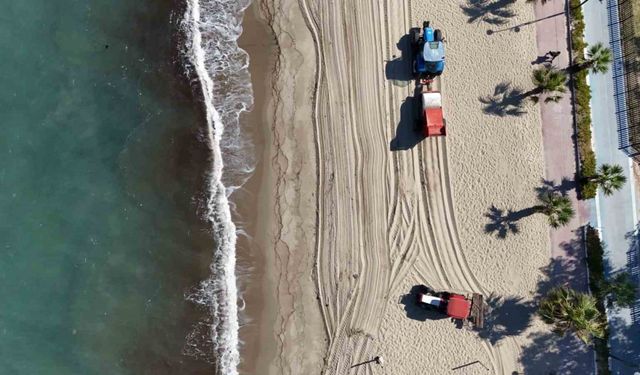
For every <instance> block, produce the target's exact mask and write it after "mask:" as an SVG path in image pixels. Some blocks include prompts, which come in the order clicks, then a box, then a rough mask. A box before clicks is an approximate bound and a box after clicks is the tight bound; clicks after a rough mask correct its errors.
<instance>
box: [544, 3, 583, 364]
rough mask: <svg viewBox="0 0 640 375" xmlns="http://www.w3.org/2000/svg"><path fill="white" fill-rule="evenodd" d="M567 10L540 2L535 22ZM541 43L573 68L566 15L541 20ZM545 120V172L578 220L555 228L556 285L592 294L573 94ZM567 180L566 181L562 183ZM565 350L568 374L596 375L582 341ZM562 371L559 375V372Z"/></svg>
mask: <svg viewBox="0 0 640 375" xmlns="http://www.w3.org/2000/svg"><path fill="white" fill-rule="evenodd" d="M564 11H565V1H560V0H556V1H548V2H546V3H545V4H544V5H543V4H541V2H539V1H538V2H536V4H535V15H536V19H541V18H544V17H547V16H551V15H554V14H557V13H563V12H564ZM535 27H536V39H537V44H538V55H539V56H543V55H544V54H546V53H547V52H549V51H560V52H561V54H560V56H558V57H557V58H556V60H555V61H554V64H555V65H556V66H557V67H559V68H564V67H566V66H568V64H569V54H570V52H569V47H568V44H567V39H568V30H567V18H566V16H565V15H559V16H556V17H551V18H548V19H545V20H543V21H540V22H537V23H536V25H535ZM539 106H540V113H541V116H542V137H543V147H544V153H545V169H546V170H545V174H546V179H547V181H548V182H553V184H554V186H556V187H558V190H559V191H561V192H563V193H566V194H567V196H569V198H570V199H571V202H572V204H573V206H574V208H575V209H576V216H575V217H574V218H573V219H572V220H571V221H570V222H569V224H568V225H566V226H565V227H562V228H558V229H551V233H550V238H551V248H550V257H551V258H552V259H553V260H554V261H555V262H557V263H558V264H559V265H560V267H558V268H557V272H556V274H555V275H552V276H553V278H554V283H555V284H556V285H562V284H568V285H570V286H571V287H573V288H575V289H578V290H587V288H588V276H587V266H586V263H585V251H584V247H583V240H582V227H583V226H584V225H585V224H586V223H587V222H588V220H589V207H588V204H587V203H586V202H583V201H579V200H578V199H577V196H576V189H575V187H576V183H575V179H576V166H577V163H576V161H577V154H576V147H575V143H574V140H573V135H574V127H573V115H572V105H571V94H570V93H569V92H567V94H565V95H564V97H563V98H562V100H561V101H560V102H559V103H548V104H544V103H540V104H539ZM563 180H564V181H563ZM557 346H558V349H559V350H560V352H562V353H565V355H566V356H565V358H564V362H565V363H564V364H563V367H565V368H564V369H563V370H562V372H561V373H563V374H580V375H582V374H595V357H594V354H593V351H591V350H590V349H588V348H587V347H586V346H584V344H582V343H580V342H579V340H578V339H576V338H575V337H572V336H571V335H568V336H565V337H564V338H562V339H560V340H558V343H557ZM558 373H560V372H558Z"/></svg>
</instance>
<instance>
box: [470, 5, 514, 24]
mask: <svg viewBox="0 0 640 375" xmlns="http://www.w3.org/2000/svg"><path fill="white" fill-rule="evenodd" d="M516 1H517V0H467V1H466V4H463V5H460V8H462V12H463V13H464V14H465V15H466V16H467V17H469V19H468V20H467V22H468V23H474V22H485V23H488V24H490V25H496V26H501V25H505V24H507V23H508V22H509V20H510V19H511V18H513V17H515V16H516V12H514V11H513V10H511V9H510V8H511V6H512V5H513V4H515V3H516Z"/></svg>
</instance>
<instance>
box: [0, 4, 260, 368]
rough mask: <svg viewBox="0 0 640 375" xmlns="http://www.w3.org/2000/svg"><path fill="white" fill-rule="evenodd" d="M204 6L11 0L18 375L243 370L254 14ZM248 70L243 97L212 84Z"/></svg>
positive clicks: (6, 85) (9, 225)
mask: <svg viewBox="0 0 640 375" xmlns="http://www.w3.org/2000/svg"><path fill="white" fill-rule="evenodd" d="M194 1H195V0H193V1H191V0H189V2H187V0H185V1H184V2H181V1H170V0H164V1H162V0H136V1H131V0H19V1H5V2H4V4H3V7H2V12H0V20H1V22H0V51H2V52H1V56H2V58H0V72H1V73H0V83H1V85H0V119H1V120H2V121H1V128H0V129H1V130H0V250H1V253H0V256H1V259H2V260H0V306H1V307H0V374H18V375H19V374H29V375H31V374H38V375H40V374H43V375H46V374H63V375H66V374H83V375H85V374H86V375H89V374H212V373H215V372H216V371H215V370H216V368H217V370H218V372H222V373H233V371H235V366H236V365H237V362H238V355H237V346H238V343H237V326H238V323H237V311H236V310H237V309H236V308H235V307H236V300H235V299H236V294H237V292H236V286H235V274H234V264H235V262H234V260H235V259H234V257H235V252H234V251H235V249H234V242H235V236H236V233H235V231H236V229H235V227H234V226H233V223H232V222H231V220H230V212H231V210H232V206H230V204H229V200H228V199H227V197H228V196H229V194H230V193H231V192H232V191H233V189H232V186H235V185H237V184H239V183H241V181H242V179H243V178H244V177H243V176H245V175H246V174H247V173H249V172H250V167H249V166H250V165H251V163H250V162H246V160H250V158H247V159H246V160H245V159H244V158H243V157H242V155H243V151H242V150H244V147H246V145H245V144H244V143H243V142H244V141H234V140H235V139H237V136H238V134H239V131H240V130H239V129H238V128H237V127H236V125H234V119H235V120H236V121H237V115H238V113H240V112H241V111H243V110H245V109H247V108H248V107H249V106H250V103H251V100H250V87H249V88H247V84H246V82H244V81H242V80H243V79H245V78H246V77H245V76H246V73H242V69H245V70H246V63H247V61H246V56H243V55H242V53H240V52H238V51H236V52H234V53H235V54H233V53H230V54H225V53H226V52H225V51H227V52H229V51H231V50H232V49H233V48H237V46H236V47H234V45H233V44H234V43H235V38H237V35H239V32H240V31H241V30H240V29H239V27H238V20H239V17H240V14H241V11H242V9H244V6H245V5H244V4H243V5H241V6H236V5H235V4H234V6H233V7H231V8H229V9H230V10H229V14H228V16H229V19H219V20H217V21H216V20H211V19H210V18H206V17H207V16H208V15H210V13H208V11H210V10H211V8H210V7H207V4H204V6H202V7H200V8H199V9H201V13H200V15H199V17H202V18H201V19H200V20H194V19H193V18H192V17H193V15H194V13H193V10H194V4H195V5H197V6H199V5H200V4H199V3H198V2H194ZM189 17H191V18H189ZM202 20H210V22H209V23H208V24H207V23H204V22H203V21H202ZM215 22H218V24H227V22H230V24H231V25H233V26H232V27H231V29H229V31H230V33H228V36H227V39H226V40H227V41H226V44H223V47H224V48H226V49H224V48H222V49H221V48H218V47H219V46H220V45H217V44H216V43H217V42H214V39H212V37H216V38H218V36H217V35H216V34H215V33H212V32H211V31H207V30H208V29H207V27H206V26H207V25H209V26H211V25H212V24H213V23H215ZM196 26H197V27H196ZM196 31H197V33H200V44H194V39H193V38H194V37H195V34H194V33H195V32H196ZM207 43H213V44H212V45H207ZM216 45H217V46H218V47H216ZM199 48H200V49H201V50H202V51H204V52H198V49H199ZM216 48H217V49H216ZM216 51H217V52H221V51H222V52H225V53H223V54H222V55H217V57H215V56H214V57H215V58H217V60H215V59H213V60H212V57H211V56H212V55H211V53H215V52H216ZM222 52H221V53H222ZM197 53H203V54H204V55H202V56H203V58H204V59H205V60H206V61H207V62H205V63H204V64H203V65H199V64H200V63H203V61H204V60H202V59H201V60H200V61H198V59H197V58H196V56H197ZM207 59H208V60H207ZM234 59H235V60H237V61H238V63H237V66H236V65H233V64H231V65H226V66H224V64H223V65H221V66H220V67H219V68H216V69H218V70H217V71H218V73H220V72H223V71H224V69H225V68H232V69H231V70H233V71H234V72H236V73H238V76H237V77H238V81H237V83H236V84H234V83H233V80H232V79H226V78H224V75H220V74H216V73H215V72H214V71H212V67H214V64H212V61H218V62H220V61H224V60H227V61H235V60H234ZM207 70H209V71H207ZM205 72H206V73H207V74H205ZM203 77H204V78H205V79H208V80H209V81H208V82H207V81H203ZM207 77H208V78H207ZM221 80H222V81H223V82H227V86H224V87H223V86H222V85H221V84H220V82H221ZM202 82H204V83H202ZM201 84H202V86H201ZM214 87H215V88H214ZM238 87H240V89H238ZM247 90H248V91H247ZM226 92H229V93H231V94H233V95H229V96H228V97H227V96H226V95H224V94H225V93H226ZM225 97H227V98H229V99H228V100H225V99H224V98H225ZM216 105H217V106H218V107H219V109H217V110H216V109H215V106H216ZM225 121H226V122H229V123H230V125H229V126H227V127H226V129H229V131H227V132H223V129H224V126H223V122H225ZM234 132H235V134H234ZM225 137H226V141H225ZM234 137H235V138H234ZM221 142H222V143H224V144H223V145H221V144H220V143H221ZM225 146H226V148H225ZM225 158H226V159H225ZM224 161H228V163H226V165H227V166H228V167H225V168H224V171H233V172H234V173H228V174H225V173H223V166H225V163H224ZM234 167H235V168H236V169H235V170H234V169H233V168H234ZM235 172H237V173H235ZM226 176H230V177H229V180H228V181H225V180H224V178H225V177H226ZM225 183H226V185H224V184H225ZM194 302H196V303H194ZM221 358H223V359H224V360H223V361H221ZM224 366H227V367H224Z"/></svg>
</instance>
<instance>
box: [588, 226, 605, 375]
mask: <svg viewBox="0 0 640 375" xmlns="http://www.w3.org/2000/svg"><path fill="white" fill-rule="evenodd" d="M586 237H587V238H586V242H587V243H586V245H587V267H588V268H589V287H590V288H591V293H592V294H593V296H594V297H595V298H596V300H597V304H596V306H597V307H598V310H599V311H600V313H601V314H602V316H603V317H605V324H606V316H607V315H606V314H607V312H606V310H605V307H604V306H605V305H604V304H605V298H606V295H605V292H604V291H603V290H602V286H603V285H604V282H605V279H604V247H603V246H602V241H600V236H599V235H598V231H596V230H595V229H594V228H593V227H591V226H590V225H588V226H587V236H586ZM608 341H609V327H608V326H607V327H605V335H604V337H603V338H602V340H594V349H595V352H596V365H597V366H598V374H602V375H609V374H611V371H610V370H609V356H610V353H609V345H608V344H607V343H608Z"/></svg>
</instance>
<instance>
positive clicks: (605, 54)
mask: <svg viewBox="0 0 640 375" xmlns="http://www.w3.org/2000/svg"><path fill="white" fill-rule="evenodd" d="M611 61H613V55H612V54H611V50H610V49H609V48H607V47H605V46H604V45H603V44H602V43H600V42H598V43H596V44H594V45H592V46H591V47H589V49H588V50H587V59H586V60H585V61H582V62H580V63H578V64H577V65H575V67H573V68H572V69H574V71H576V72H579V71H581V70H584V69H589V70H591V73H606V72H607V70H609V65H611Z"/></svg>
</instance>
